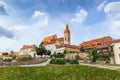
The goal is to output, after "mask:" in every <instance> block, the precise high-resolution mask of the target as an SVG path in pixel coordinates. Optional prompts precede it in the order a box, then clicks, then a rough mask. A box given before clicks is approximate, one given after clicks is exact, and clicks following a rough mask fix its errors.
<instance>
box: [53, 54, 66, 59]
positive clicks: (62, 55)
mask: <svg viewBox="0 0 120 80" xmlns="http://www.w3.org/2000/svg"><path fill="white" fill-rule="evenodd" d="M52 57H54V58H64V57H65V54H62V53H57V54H53V55H52Z"/></svg>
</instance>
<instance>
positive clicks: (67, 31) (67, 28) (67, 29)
mask: <svg viewBox="0 0 120 80" xmlns="http://www.w3.org/2000/svg"><path fill="white" fill-rule="evenodd" d="M64 33H70V30H69V27H68V24H66V29H65V31H64Z"/></svg>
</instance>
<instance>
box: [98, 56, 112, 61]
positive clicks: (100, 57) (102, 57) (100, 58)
mask: <svg viewBox="0 0 120 80" xmlns="http://www.w3.org/2000/svg"><path fill="white" fill-rule="evenodd" d="M98 60H99V61H106V63H108V62H110V57H109V54H100V55H99V56H98Z"/></svg>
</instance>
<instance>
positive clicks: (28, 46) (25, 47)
mask: <svg viewBox="0 0 120 80" xmlns="http://www.w3.org/2000/svg"><path fill="white" fill-rule="evenodd" d="M34 46H35V45H23V47H22V48H21V49H28V48H33V47H34Z"/></svg>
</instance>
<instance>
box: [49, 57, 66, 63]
mask: <svg viewBox="0 0 120 80" xmlns="http://www.w3.org/2000/svg"><path fill="white" fill-rule="evenodd" d="M65 63H66V62H65V59H63V58H53V59H51V61H50V64H65Z"/></svg>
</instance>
